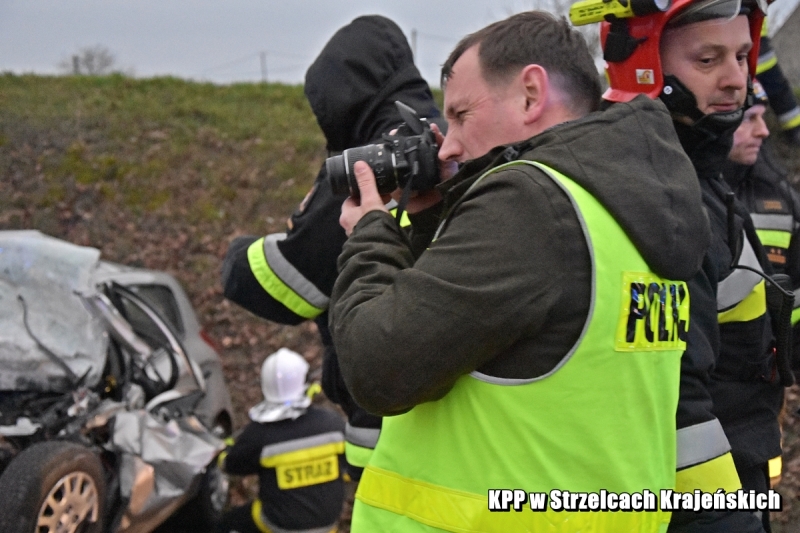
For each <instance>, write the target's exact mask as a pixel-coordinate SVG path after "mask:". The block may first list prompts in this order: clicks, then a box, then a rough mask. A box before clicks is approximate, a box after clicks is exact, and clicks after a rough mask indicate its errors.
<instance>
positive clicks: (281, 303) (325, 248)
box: [222, 167, 346, 324]
mask: <svg viewBox="0 0 800 533" xmlns="http://www.w3.org/2000/svg"><path fill="white" fill-rule="evenodd" d="M344 199H345V197H344V196H341V195H335V194H333V191H332V190H331V188H330V184H329V182H328V178H327V173H326V172H325V169H324V167H323V168H322V169H321V170H320V173H319V175H318V176H317V180H316V182H315V183H314V186H313V188H312V189H311V191H310V192H309V193H308V195H307V196H306V198H305V199H304V200H303V202H302V203H301V204H300V206H299V207H298V208H297V210H296V211H295V212H294V213H293V214H292V216H291V218H290V219H289V220H288V222H287V231H286V233H273V234H271V235H267V236H265V237H263V238H258V237H253V236H249V237H239V238H237V239H235V240H234V241H233V243H231V246H230V247H229V249H228V252H227V254H226V256H225V259H224V261H223V266H222V285H223V289H224V294H225V297H226V298H228V299H229V300H231V301H233V302H235V303H237V304H239V305H241V306H242V307H244V308H245V309H247V310H248V311H250V312H252V313H254V314H256V315H258V316H260V317H262V318H266V319H269V320H272V321H274V322H279V323H283V324H298V323H300V322H302V321H303V320H307V319H313V318H316V317H317V316H319V315H321V314H322V313H323V312H324V311H325V309H327V307H328V302H329V296H330V293H331V290H332V288H333V282H334V280H335V279H336V258H337V257H338V255H339V252H340V251H341V248H342V244H343V243H344V241H345V239H346V236H345V233H344V230H343V229H342V228H341V226H339V215H340V213H341V207H342V202H344Z"/></svg>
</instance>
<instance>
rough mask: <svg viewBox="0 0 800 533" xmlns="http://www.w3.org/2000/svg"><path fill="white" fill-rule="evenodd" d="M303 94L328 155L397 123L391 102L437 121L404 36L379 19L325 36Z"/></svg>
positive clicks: (360, 20) (371, 17)
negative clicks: (400, 102) (325, 40)
mask: <svg viewBox="0 0 800 533" xmlns="http://www.w3.org/2000/svg"><path fill="white" fill-rule="evenodd" d="M305 93H306V97H307V98H308V101H309V103H310V104H311V109H312V110H313V111H314V115H316V117H317V123H318V124H319V126H320V128H321V129H322V132H323V133H324V134H325V138H326V139H327V141H328V150H331V151H341V150H345V149H347V148H352V147H355V146H361V145H364V144H367V143H369V142H371V141H374V140H375V139H377V138H379V137H380V135H381V134H382V133H385V132H388V131H389V130H390V129H392V128H393V127H395V126H397V125H398V124H400V123H401V122H402V119H401V118H400V115H399V113H398V112H397V109H396V108H395V105H394V101H395V100H400V101H402V102H403V103H405V104H407V105H409V106H411V107H412V108H414V110H416V112H417V113H418V114H419V115H420V116H421V117H428V118H433V117H438V116H439V111H438V109H437V108H436V104H435V102H434V101H433V96H432V95H431V91H430V89H429V88H428V84H427V83H426V82H425V80H424V79H423V78H422V76H421V75H420V73H419V70H417V67H416V66H414V58H413V55H412V53H411V48H410V47H409V45H408V41H407V40H406V37H405V35H404V34H403V32H402V31H401V30H400V28H399V27H398V26H397V24H395V23H394V22H392V21H391V20H389V19H387V18H386V17H381V16H379V15H368V16H363V17H359V18H357V19H355V20H353V22H351V23H350V24H348V25H347V26H344V27H343V28H341V29H340V30H339V31H337V32H336V33H335V34H334V36H333V37H331V39H330V41H328V43H327V44H326V45H325V48H323V49H322V52H320V54H319V56H318V57H317V59H316V60H314V63H312V64H311V66H310V67H309V68H308V72H306V80H305Z"/></svg>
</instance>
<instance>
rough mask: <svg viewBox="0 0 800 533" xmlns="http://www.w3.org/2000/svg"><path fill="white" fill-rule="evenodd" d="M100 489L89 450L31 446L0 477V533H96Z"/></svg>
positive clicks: (99, 473)
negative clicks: (15, 532) (18, 532)
mask: <svg viewBox="0 0 800 533" xmlns="http://www.w3.org/2000/svg"><path fill="white" fill-rule="evenodd" d="M104 491H105V476H104V475H103V466H102V465H101V463H100V459H99V458H98V457H97V456H96V455H95V454H94V453H92V451H91V450H89V449H87V448H85V447H83V446H80V445H78V444H74V443H69V442H59V441H52V442H42V443H38V444H34V445H33V446H30V447H28V448H26V449H25V450H23V451H22V452H20V453H19V454H18V455H17V456H16V457H15V458H14V460H13V461H11V463H10V464H9V465H8V468H6V470H5V471H4V472H3V475H2V477H0V531H20V532H28V531H30V532H35V533H100V532H101V531H102V527H103V517H102V511H103V497H104Z"/></svg>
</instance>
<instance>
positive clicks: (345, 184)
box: [325, 144, 397, 198]
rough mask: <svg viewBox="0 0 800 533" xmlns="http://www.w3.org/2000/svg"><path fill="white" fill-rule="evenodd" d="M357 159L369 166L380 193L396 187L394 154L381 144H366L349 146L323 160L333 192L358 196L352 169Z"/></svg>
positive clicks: (385, 192)
mask: <svg viewBox="0 0 800 533" xmlns="http://www.w3.org/2000/svg"><path fill="white" fill-rule="evenodd" d="M358 161H364V162H366V163H367V164H368V165H369V166H370V168H371V169H372V172H373V173H374V174H375V184H376V185H377V187H378V192H379V193H380V194H388V193H390V192H392V191H393V190H395V189H396V188H397V179H396V177H395V162H394V154H393V153H392V151H391V150H390V149H389V147H387V146H385V145H383V144H368V145H366V146H359V147H357V148H350V149H348V150H345V151H344V152H342V155H340V156H334V157H329V158H328V159H327V160H326V161H325V170H326V171H327V172H328V176H329V179H330V180H331V189H333V192H335V193H336V194H350V195H351V196H353V197H354V198H358V196H359V194H358V182H356V175H355V171H354V170H353V166H354V165H355V164H356V162H358Z"/></svg>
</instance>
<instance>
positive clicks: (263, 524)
mask: <svg viewBox="0 0 800 533" xmlns="http://www.w3.org/2000/svg"><path fill="white" fill-rule="evenodd" d="M250 517H251V518H252V519H253V523H254V524H255V525H256V527H257V528H258V530H259V531H261V533H334V532H335V531H336V524H331V525H329V526H323V527H313V528H310V529H284V528H281V527H278V526H276V525H275V524H273V523H272V522H270V521H269V520H267V517H266V515H265V514H264V506H263V504H262V503H261V500H259V499H258V498H256V499H255V500H254V501H253V505H252V506H251V507H250Z"/></svg>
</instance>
